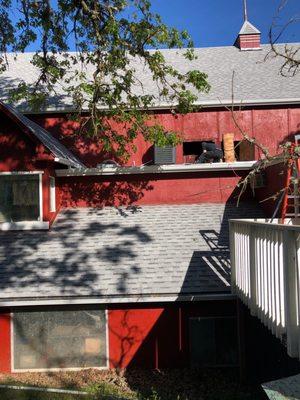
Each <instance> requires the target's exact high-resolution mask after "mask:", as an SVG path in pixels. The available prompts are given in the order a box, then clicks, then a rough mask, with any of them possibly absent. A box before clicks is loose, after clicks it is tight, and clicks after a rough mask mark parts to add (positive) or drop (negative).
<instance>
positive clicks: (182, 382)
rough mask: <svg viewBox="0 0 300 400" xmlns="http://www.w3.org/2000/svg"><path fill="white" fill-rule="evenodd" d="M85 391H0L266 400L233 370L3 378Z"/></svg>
mask: <svg viewBox="0 0 300 400" xmlns="http://www.w3.org/2000/svg"><path fill="white" fill-rule="evenodd" d="M13 383H18V384H22V385H29V386H39V387H55V388H64V389H74V390H84V391H88V392H89V393H90V394H89V395H88V396H82V395H80V396H71V395H57V394H53V393H51V394H48V395H47V394H43V393H40V392H38V393H33V392H30V393H29V392H27V393H19V392H17V393H16V392H15V391H14V392H13V396H12V393H11V391H5V390H4V389H0V398H1V400H6V399H12V398H13V399H14V400H19V399H20V400H21V399H22V400H29V399H30V400H75V399H84V400H94V399H97V400H98V399H101V400H221V399H222V400H264V399H266V397H265V395H264V393H263V392H262V390H261V389H260V387H259V385H254V386H245V385H241V384H240V383H239V378H238V375H237V373H236V371H231V370H216V369H214V370H209V371H205V372H203V371H199V370H193V371H191V370H164V371H143V370H138V371H121V372H119V373H117V372H116V371H113V370H109V371H98V370H93V369H89V370H84V371H78V372H55V373H22V374H9V375H7V374H1V375H0V384H13Z"/></svg>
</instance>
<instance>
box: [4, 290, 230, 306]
mask: <svg viewBox="0 0 300 400" xmlns="http://www.w3.org/2000/svg"><path fill="white" fill-rule="evenodd" d="M235 298H236V296H235V295H233V294H231V293H230V292H220V293H195V294H189V293H186V294H185V293H166V294H163V293H162V294H146V295H143V294H140V295H130V294H128V295H123V296H90V297H89V296H86V297H85V296H82V297H76V296H63V297H52V298H51V297H48V298H23V299H22V298H18V299H17V298H16V299H11V298H10V299H3V298H2V299H0V307H3V308H6V307H32V306H35V307H37V306H38V307H41V306H68V305H93V304H97V305H101V304H103V305H105V304H126V303H127V304H128V303H139V304H141V303H175V302H197V301H204V300H233V299H235Z"/></svg>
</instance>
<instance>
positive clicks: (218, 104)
mask: <svg viewBox="0 0 300 400" xmlns="http://www.w3.org/2000/svg"><path fill="white" fill-rule="evenodd" d="M299 104H300V98H279V99H265V100H261V99H246V100H242V99H240V100H235V101H234V102H233V103H232V99H223V100H221V99H218V100H207V101H203V102H201V101H197V102H196V103H194V106H195V107H200V108H222V107H228V106H232V105H234V106H235V107H255V106H278V105H299ZM173 108H176V104H167V103H165V104H159V105H155V106H152V107H149V108H148V109H147V110H145V111H159V110H170V109H173ZM99 109H100V108H99ZM107 109H108V107H102V108H101V110H107ZM20 111H21V112H22V113H23V114H27V115H28V114H30V115H34V114H36V115H39V114H51V113H62V114H63V113H72V112H78V109H75V108H73V107H72V106H70V107H49V108H47V110H41V111H30V110H22V109H21V108H20ZM82 112H86V113H88V112H89V110H88V109H83V110H82Z"/></svg>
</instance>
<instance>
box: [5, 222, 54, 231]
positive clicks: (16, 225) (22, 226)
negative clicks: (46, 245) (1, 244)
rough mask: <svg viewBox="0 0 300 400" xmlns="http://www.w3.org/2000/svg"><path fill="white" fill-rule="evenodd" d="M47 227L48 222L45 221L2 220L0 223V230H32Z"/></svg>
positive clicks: (46, 228)
mask: <svg viewBox="0 0 300 400" xmlns="http://www.w3.org/2000/svg"><path fill="white" fill-rule="evenodd" d="M48 229H49V222H47V221H19V222H2V223H1V224H0V231H32V230H48Z"/></svg>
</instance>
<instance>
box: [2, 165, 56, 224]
mask: <svg viewBox="0 0 300 400" xmlns="http://www.w3.org/2000/svg"><path fill="white" fill-rule="evenodd" d="M43 173H44V172H43V171H12V172H0V177H1V176H7V175H8V176H9V175H18V176H20V175H38V176H39V217H38V220H37V221H19V222H2V223H0V231H9V230H31V229H49V222H45V221H43V182H42V181H43Z"/></svg>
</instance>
